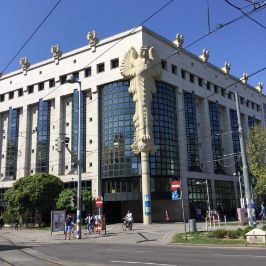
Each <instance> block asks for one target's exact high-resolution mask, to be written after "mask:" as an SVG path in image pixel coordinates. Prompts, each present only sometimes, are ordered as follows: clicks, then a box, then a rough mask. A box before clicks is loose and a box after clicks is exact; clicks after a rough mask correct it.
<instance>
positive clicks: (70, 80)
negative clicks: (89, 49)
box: [66, 74, 81, 239]
mask: <svg viewBox="0 0 266 266" xmlns="http://www.w3.org/2000/svg"><path fill="white" fill-rule="evenodd" d="M66 82H67V83H72V84H74V83H78V84H79V101H78V154H77V166H78V187H77V238H78V239H81V222H80V219H81V161H80V159H81V155H80V151H81V148H80V143H81V111H80V108H81V81H80V80H79V79H78V78H77V77H76V76H74V75H73V74H71V75H69V76H68V77H67V79H66Z"/></svg>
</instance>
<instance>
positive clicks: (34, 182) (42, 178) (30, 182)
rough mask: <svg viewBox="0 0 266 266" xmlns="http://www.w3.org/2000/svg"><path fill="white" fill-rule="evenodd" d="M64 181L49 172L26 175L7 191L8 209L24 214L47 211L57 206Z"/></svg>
mask: <svg viewBox="0 0 266 266" xmlns="http://www.w3.org/2000/svg"><path fill="white" fill-rule="evenodd" d="M63 188H64V184H63V182H62V181H61V180H60V179H59V178H58V177H56V176H53V175H50V174H48V173H37V174H35V175H32V176H25V177H22V178H20V179H19V180H18V181H16V182H15V183H14V185H13V187H12V188H10V189H8V190H7V191H6V192H5V199H6V200H7V202H8V209H9V210H10V211H12V212H15V213H19V214H23V213H25V212H30V213H32V214H34V213H36V211H37V210H38V211H39V212H40V213H43V212H47V211H49V210H51V209H52V208H54V207H55V203H56V200H57V198H58V195H59V193H60V192H61V191H62V190H63Z"/></svg>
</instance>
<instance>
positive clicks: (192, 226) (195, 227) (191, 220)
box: [188, 219, 197, 232]
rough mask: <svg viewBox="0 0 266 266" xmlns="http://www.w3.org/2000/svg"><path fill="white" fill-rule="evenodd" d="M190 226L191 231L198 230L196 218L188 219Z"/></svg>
mask: <svg viewBox="0 0 266 266" xmlns="http://www.w3.org/2000/svg"><path fill="white" fill-rule="evenodd" d="M188 227H189V232H196V231H197V226H196V220H195V219H189V220H188Z"/></svg>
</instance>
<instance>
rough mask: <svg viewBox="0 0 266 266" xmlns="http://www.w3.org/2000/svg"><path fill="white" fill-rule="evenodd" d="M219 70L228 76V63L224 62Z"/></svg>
mask: <svg viewBox="0 0 266 266" xmlns="http://www.w3.org/2000/svg"><path fill="white" fill-rule="evenodd" d="M221 69H222V71H223V72H224V73H225V74H229V73H230V69H231V65H230V64H229V63H228V62H224V67H222V68H221Z"/></svg>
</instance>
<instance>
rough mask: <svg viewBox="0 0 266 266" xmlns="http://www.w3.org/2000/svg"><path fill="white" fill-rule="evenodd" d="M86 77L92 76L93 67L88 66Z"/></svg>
mask: <svg viewBox="0 0 266 266" xmlns="http://www.w3.org/2000/svg"><path fill="white" fill-rule="evenodd" d="M84 72H85V78H87V77H90V76H91V67H87V68H86V69H85V70H84Z"/></svg>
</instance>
